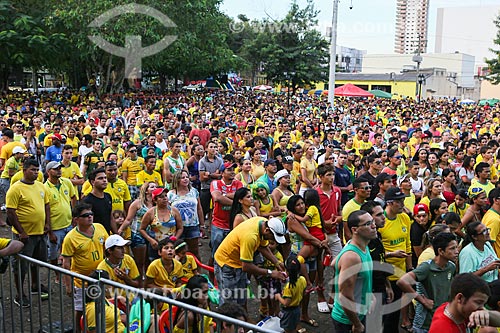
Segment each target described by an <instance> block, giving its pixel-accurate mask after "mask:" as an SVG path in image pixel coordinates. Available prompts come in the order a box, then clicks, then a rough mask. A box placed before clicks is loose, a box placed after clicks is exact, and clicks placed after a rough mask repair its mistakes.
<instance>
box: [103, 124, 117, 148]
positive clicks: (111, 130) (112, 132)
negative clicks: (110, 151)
mask: <svg viewBox="0 0 500 333" xmlns="http://www.w3.org/2000/svg"><path fill="white" fill-rule="evenodd" d="M113 135H115V129H114V128H113V127H112V126H108V127H106V132H105V133H104V136H103V137H102V142H104V146H103V147H102V148H103V150H104V148H105V147H108V146H110V145H111V137H112V136H113Z"/></svg>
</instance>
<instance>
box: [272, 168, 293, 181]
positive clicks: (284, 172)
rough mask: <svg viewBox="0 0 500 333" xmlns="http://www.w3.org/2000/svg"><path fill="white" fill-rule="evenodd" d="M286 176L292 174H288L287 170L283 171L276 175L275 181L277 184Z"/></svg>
mask: <svg viewBox="0 0 500 333" xmlns="http://www.w3.org/2000/svg"><path fill="white" fill-rule="evenodd" d="M285 176H290V174H289V173H288V171H286V170H285V169H283V170H280V171H278V172H277V173H276V174H275V175H274V179H275V180H276V182H278V181H279V180H280V179H281V178H283V177H285Z"/></svg>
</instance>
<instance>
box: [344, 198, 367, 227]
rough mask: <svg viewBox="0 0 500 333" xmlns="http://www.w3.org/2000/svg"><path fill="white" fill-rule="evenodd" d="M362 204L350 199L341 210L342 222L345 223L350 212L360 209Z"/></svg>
mask: <svg viewBox="0 0 500 333" xmlns="http://www.w3.org/2000/svg"><path fill="white" fill-rule="evenodd" d="M361 205H362V203H359V202H357V201H356V200H354V198H353V199H351V200H349V201H347V202H346V204H345V205H344V207H343V208H342V221H344V222H347V218H348V217H349V215H351V213H352V212H355V211H357V210H359V209H360V208H361Z"/></svg>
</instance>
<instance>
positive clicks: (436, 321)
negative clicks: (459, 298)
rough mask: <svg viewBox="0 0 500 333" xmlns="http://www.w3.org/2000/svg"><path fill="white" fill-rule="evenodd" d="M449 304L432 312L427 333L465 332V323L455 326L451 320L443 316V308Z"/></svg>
mask: <svg viewBox="0 0 500 333" xmlns="http://www.w3.org/2000/svg"><path fill="white" fill-rule="evenodd" d="M448 304H449V303H444V304H443V305H441V306H440V307H439V308H437V309H436V312H434V316H433V317H432V323H431V328H430V329H429V333H465V332H467V321H464V322H463V323H461V324H460V325H457V324H455V322H454V321H453V320H451V319H450V318H448V317H447V316H446V315H445V314H444V308H445V307H446V306H447V305H448Z"/></svg>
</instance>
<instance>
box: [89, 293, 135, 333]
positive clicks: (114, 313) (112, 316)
mask: <svg viewBox="0 0 500 333" xmlns="http://www.w3.org/2000/svg"><path fill="white" fill-rule="evenodd" d="M85 316H86V318H87V319H86V320H87V328H88V329H89V330H91V331H95V329H96V325H97V321H96V318H95V303H94V302H88V303H87V304H86V305H85ZM120 316H121V310H120V309H118V308H116V307H115V306H114V305H113V304H111V303H109V302H108V300H107V299H105V300H104V321H105V325H106V333H115V332H118V333H123V332H125V330H126V329H125V325H124V324H123V323H122V321H121V319H120ZM117 324H118V325H117ZM115 326H116V327H115ZM115 328H116V331H115Z"/></svg>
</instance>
